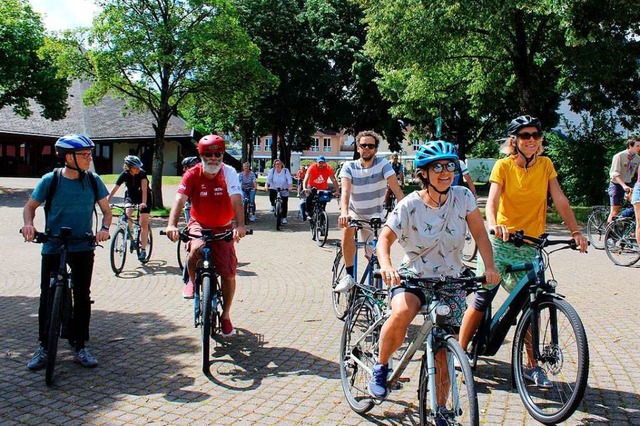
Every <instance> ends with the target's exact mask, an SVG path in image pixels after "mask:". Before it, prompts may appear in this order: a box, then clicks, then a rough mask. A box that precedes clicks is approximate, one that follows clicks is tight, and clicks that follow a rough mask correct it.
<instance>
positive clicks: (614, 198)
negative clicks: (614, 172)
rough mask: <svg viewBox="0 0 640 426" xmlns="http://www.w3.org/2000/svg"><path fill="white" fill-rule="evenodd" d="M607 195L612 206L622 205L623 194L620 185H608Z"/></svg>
mask: <svg viewBox="0 0 640 426" xmlns="http://www.w3.org/2000/svg"><path fill="white" fill-rule="evenodd" d="M607 192H608V193H609V201H610V203H611V205H612V206H620V205H622V200H624V196H625V192H624V188H622V185H620V184H619V183H613V182H612V183H610V184H609V189H607Z"/></svg>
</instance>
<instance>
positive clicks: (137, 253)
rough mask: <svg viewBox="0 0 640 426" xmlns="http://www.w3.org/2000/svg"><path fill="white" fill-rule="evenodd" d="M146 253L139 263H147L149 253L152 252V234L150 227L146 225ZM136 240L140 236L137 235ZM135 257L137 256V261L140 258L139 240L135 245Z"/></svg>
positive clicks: (149, 256) (149, 257)
mask: <svg viewBox="0 0 640 426" xmlns="http://www.w3.org/2000/svg"><path fill="white" fill-rule="evenodd" d="M147 235H148V237H147V253H146V256H145V258H144V259H143V260H141V261H140V262H141V263H143V264H144V263H147V262H148V261H149V259H151V252H152V251H153V232H151V225H148V231H147ZM138 238H141V235H140V234H138ZM136 255H137V256H138V259H139V258H140V240H138V243H137V244H136Z"/></svg>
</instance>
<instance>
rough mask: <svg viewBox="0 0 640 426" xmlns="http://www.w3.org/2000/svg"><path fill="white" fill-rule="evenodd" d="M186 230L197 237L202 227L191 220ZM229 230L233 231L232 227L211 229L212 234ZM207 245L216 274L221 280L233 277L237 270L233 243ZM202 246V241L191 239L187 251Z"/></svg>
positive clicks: (220, 242) (214, 242)
mask: <svg viewBox="0 0 640 426" xmlns="http://www.w3.org/2000/svg"><path fill="white" fill-rule="evenodd" d="M187 229H188V230H189V233H190V234H195V235H198V234H200V233H201V232H202V231H201V230H202V226H201V225H200V224H199V223H198V222H196V221H195V219H191V220H190V221H189V224H188V225H187ZM229 229H233V226H232V225H231V224H229V225H226V226H218V227H215V228H211V230H212V231H213V233H214V234H218V233H221V232H225V231H227V230H229ZM209 244H210V247H211V259H212V260H213V264H214V266H215V267H216V272H217V273H218V275H220V276H221V277H222V278H233V277H235V276H236V271H237V269H238V258H237V257H236V249H235V245H234V241H233V240H231V241H224V240H220V241H213V242H211V243H209ZM194 245H195V246H194ZM203 245H204V241H202V240H199V239H193V240H191V241H189V243H188V248H189V251H191V247H195V248H196V249H198V248H200V247H202V246H203Z"/></svg>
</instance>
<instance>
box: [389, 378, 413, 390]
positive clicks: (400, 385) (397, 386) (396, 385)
mask: <svg viewBox="0 0 640 426" xmlns="http://www.w3.org/2000/svg"><path fill="white" fill-rule="evenodd" d="M408 381H409V380H407V382H408ZM403 387H404V384H403V383H402V379H398V381H397V382H395V383H394V384H393V385H391V386H389V389H390V390H400V389H402V388H403Z"/></svg>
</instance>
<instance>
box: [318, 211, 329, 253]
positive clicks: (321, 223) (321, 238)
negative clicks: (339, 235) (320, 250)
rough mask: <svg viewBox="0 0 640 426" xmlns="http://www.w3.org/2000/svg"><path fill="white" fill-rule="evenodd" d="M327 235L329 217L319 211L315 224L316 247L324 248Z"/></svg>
mask: <svg viewBox="0 0 640 426" xmlns="http://www.w3.org/2000/svg"><path fill="white" fill-rule="evenodd" d="M328 235H329V217H328V216H327V212H325V211H321V212H320V213H319V214H318V220H317V222H316V244H318V247H322V246H324V244H325V243H326V242H327V236H328Z"/></svg>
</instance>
